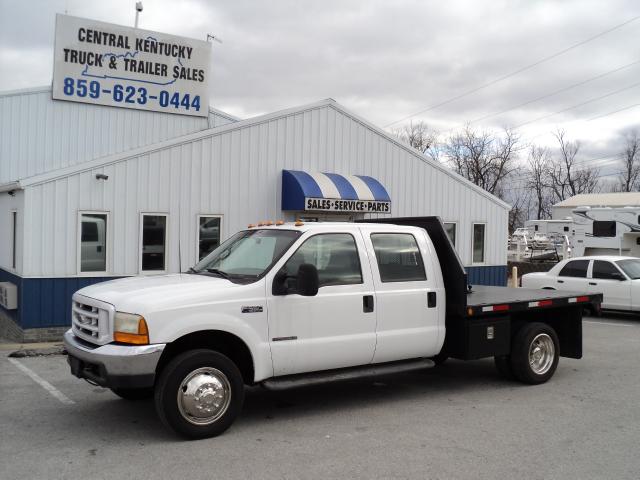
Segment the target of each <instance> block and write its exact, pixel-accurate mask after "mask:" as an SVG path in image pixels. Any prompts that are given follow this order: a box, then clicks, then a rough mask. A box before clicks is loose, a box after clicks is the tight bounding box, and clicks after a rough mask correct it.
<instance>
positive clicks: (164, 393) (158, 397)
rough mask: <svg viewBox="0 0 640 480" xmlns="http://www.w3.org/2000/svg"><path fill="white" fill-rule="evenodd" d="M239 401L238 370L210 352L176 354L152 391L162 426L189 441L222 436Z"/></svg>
mask: <svg viewBox="0 0 640 480" xmlns="http://www.w3.org/2000/svg"><path fill="white" fill-rule="evenodd" d="M243 401H244V384H243V381H242V375H241V374H240V371H239V370H238V367H236V365H235V364H234V363H233V362H232V361H231V360H229V358H227V357H226V356H224V355H222V354H221V353H218V352H214V351H212V350H190V351H187V352H185V353H182V354H180V355H178V356H177V357H176V358H174V359H173V360H171V361H170V362H169V363H168V364H167V366H166V367H165V368H164V370H163V371H162V374H161V375H160V379H159V381H158V383H157V385H156V390H155V404H156V411H157V412H158V416H159V417H160V420H162V423H164V424H165V425H166V426H167V427H169V428H170V429H172V430H174V431H175V432H177V433H179V434H181V435H183V436H185V437H188V438H193V439H196V438H206V437H215V436H217V435H220V434H221V433H223V432H224V431H225V430H226V429H227V428H229V427H230V426H231V424H232V423H233V421H234V420H235V419H236V417H237V416H238V413H240V410H241V408H242V403H243Z"/></svg>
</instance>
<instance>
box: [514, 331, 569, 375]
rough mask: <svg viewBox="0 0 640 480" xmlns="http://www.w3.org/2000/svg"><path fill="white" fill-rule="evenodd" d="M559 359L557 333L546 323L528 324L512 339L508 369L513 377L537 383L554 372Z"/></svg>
mask: <svg viewBox="0 0 640 480" xmlns="http://www.w3.org/2000/svg"><path fill="white" fill-rule="evenodd" d="M536 350H537V351H536ZM559 358H560V344H559V342H558V335H556V332H555V330H554V329H553V328H551V327H550V326H549V325H547V324H546V323H539V322H534V323H528V324H526V325H524V326H523V327H522V328H521V329H520V330H518V332H517V333H516V334H515V337H514V338H513V341H512V344H511V369H512V370H513V375H514V376H515V378H516V379H517V380H520V381H521V382H523V383H528V384H530V385H537V384H540V383H544V382H546V381H547V380H549V379H550V378H551V377H552V376H553V374H554V373H555V371H556V368H557V366H558V359H559ZM530 360H532V361H533V365H532V364H531V363H530Z"/></svg>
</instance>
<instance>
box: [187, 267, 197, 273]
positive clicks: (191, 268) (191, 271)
mask: <svg viewBox="0 0 640 480" xmlns="http://www.w3.org/2000/svg"><path fill="white" fill-rule="evenodd" d="M186 273H198V272H196V271H195V270H194V269H193V267H189V270H187V272H186Z"/></svg>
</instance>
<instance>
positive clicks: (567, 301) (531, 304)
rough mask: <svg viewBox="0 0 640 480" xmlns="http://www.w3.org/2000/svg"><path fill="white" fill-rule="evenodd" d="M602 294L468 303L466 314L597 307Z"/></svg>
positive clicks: (473, 315) (471, 315) (481, 315)
mask: <svg viewBox="0 0 640 480" xmlns="http://www.w3.org/2000/svg"><path fill="white" fill-rule="evenodd" d="M601 303H602V294H600V293H597V294H590V295H574V296H569V295H568V296H566V297H559V298H545V299H541V300H531V301H523V302H508V303H496V304H481V305H469V306H468V307H467V311H466V315H467V316H468V317H470V318H473V317H483V316H487V315H492V314H501V315H504V314H508V313H516V312H525V311H531V310H545V309H553V308H558V307H567V306H576V305H582V306H583V307H593V308H596V309H597V308H599V306H600V304H601Z"/></svg>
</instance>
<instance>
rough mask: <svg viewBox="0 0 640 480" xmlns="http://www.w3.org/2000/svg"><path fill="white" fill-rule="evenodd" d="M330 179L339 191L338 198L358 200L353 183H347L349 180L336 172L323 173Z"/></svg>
mask: <svg viewBox="0 0 640 480" xmlns="http://www.w3.org/2000/svg"><path fill="white" fill-rule="evenodd" d="M323 175H326V176H327V177H329V178H330V179H331V181H332V182H333V184H334V185H335V186H336V188H337V189H338V192H340V198H341V199H343V200H358V194H357V193H356V190H355V188H353V185H351V183H349V180H347V179H346V178H344V177H343V176H342V175H338V174H337V173H323Z"/></svg>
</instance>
